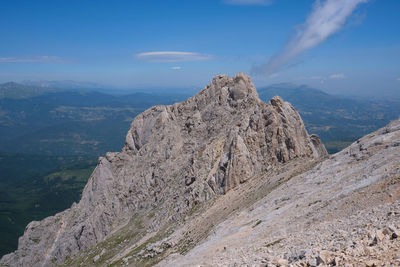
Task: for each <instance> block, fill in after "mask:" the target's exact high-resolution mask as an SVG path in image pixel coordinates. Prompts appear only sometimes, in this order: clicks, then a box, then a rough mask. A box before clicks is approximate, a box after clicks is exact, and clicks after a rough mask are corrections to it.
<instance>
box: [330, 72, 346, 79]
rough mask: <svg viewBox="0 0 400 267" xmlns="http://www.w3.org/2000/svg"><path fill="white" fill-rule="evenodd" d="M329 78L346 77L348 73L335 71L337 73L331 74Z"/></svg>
mask: <svg viewBox="0 0 400 267" xmlns="http://www.w3.org/2000/svg"><path fill="white" fill-rule="evenodd" d="M329 78H331V79H346V75H344V74H343V73H335V74H331V75H330V76H329Z"/></svg>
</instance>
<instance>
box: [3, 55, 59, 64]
mask: <svg viewBox="0 0 400 267" xmlns="http://www.w3.org/2000/svg"><path fill="white" fill-rule="evenodd" d="M62 62H63V60H62V59H61V58H59V57H56V56H35V57H0V63H62Z"/></svg>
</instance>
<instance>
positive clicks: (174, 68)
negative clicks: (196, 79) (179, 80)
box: [171, 66, 182, 70]
mask: <svg viewBox="0 0 400 267" xmlns="http://www.w3.org/2000/svg"><path fill="white" fill-rule="evenodd" d="M171 69H172V70H180V69H182V67H180V66H175V67H172V68H171Z"/></svg>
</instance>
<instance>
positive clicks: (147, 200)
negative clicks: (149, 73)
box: [0, 73, 327, 266]
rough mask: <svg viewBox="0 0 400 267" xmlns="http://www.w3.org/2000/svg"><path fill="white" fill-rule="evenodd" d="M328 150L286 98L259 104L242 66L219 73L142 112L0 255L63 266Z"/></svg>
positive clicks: (14, 262)
mask: <svg viewBox="0 0 400 267" xmlns="http://www.w3.org/2000/svg"><path fill="white" fill-rule="evenodd" d="M326 154H327V153H326V150H325V148H324V146H323V144H322V143H321V142H320V140H319V139H318V137H317V136H314V135H313V136H311V137H310V136H309V135H308V134H307V132H306V130H305V128H304V125H303V122H302V120H301V118H300V116H299V114H298V113H297V112H296V111H295V110H294V108H293V107H292V106H291V105H290V104H289V103H287V102H284V101H283V100H282V99H281V98H280V97H274V98H273V99H271V100H270V101H269V102H268V103H264V102H262V101H261V100H260V99H259V98H258V94H257V91H256V89H255V87H254V85H253V84H252V82H251V80H250V78H249V77H248V76H247V75H245V74H243V73H239V74H237V75H236V76H234V77H233V78H230V77H228V76H225V75H220V76H216V77H215V78H214V79H213V80H212V82H211V83H210V84H209V85H208V86H207V87H206V88H204V89H203V90H202V91H200V92H199V93H198V94H197V95H195V96H193V97H192V98H190V99H188V100H186V101H185V102H182V103H177V104H174V105H171V106H156V107H153V108H151V109H149V110H147V111H145V112H143V113H142V114H140V115H139V116H137V117H136V118H135V119H134V121H133V123H132V125H131V127H130V129H129V131H128V133H127V135H126V142H125V146H124V148H123V149H122V152H119V153H107V154H106V156H105V157H102V158H100V159H99V163H98V166H97V167H96V169H95V170H94V172H93V174H92V176H91V177H90V179H89V181H88V183H87V185H86V187H85V188H84V190H83V193H82V199H81V201H80V202H79V203H77V204H74V205H72V207H71V208H70V209H68V210H66V211H64V212H61V213H59V214H56V215H55V216H52V217H48V218H46V219H44V220H43V221H40V222H31V223H30V224H29V225H28V226H27V228H26V230H25V233H24V236H23V237H21V238H20V240H19V245H18V250H17V251H16V252H14V253H11V254H9V255H6V256H4V257H3V258H2V259H1V261H0V263H1V264H3V265H7V264H8V265H10V266H52V265H55V264H60V263H63V262H64V261H65V260H66V258H67V257H68V258H69V257H74V256H76V255H77V254H78V253H80V252H82V251H85V250H87V249H90V248H92V247H93V246H95V245H96V244H98V243H99V242H102V241H103V240H105V239H107V238H108V237H110V236H111V235H113V234H114V233H116V232H118V231H123V229H125V228H124V227H128V226H129V227H130V225H132V222H133V221H135V222H137V227H136V228H135V229H133V230H132V231H133V232H135V231H137V229H139V228H140V229H141V230H140V231H139V232H137V236H143V235H144V233H148V232H153V233H157V232H159V231H160V230H161V229H163V228H164V227H166V226H168V224H170V223H171V222H179V221H181V220H182V219H184V218H185V216H186V215H187V214H188V213H190V212H191V211H193V209H194V208H195V207H196V206H197V205H199V203H205V202H207V201H209V200H211V199H217V198H218V197H219V196H222V195H225V194H227V193H228V192H230V191H232V190H233V189H235V188H237V187H238V186H239V185H241V184H244V183H247V182H248V181H251V180H252V179H254V178H255V177H260V176H262V175H264V174H265V173H267V172H270V171H271V170H273V169H274V168H276V167H278V166H283V165H285V164H287V163H288V162H290V161H292V160H299V159H304V160H307V161H313V160H316V159H320V158H322V157H325V156H326ZM264 179H267V180H268V177H264ZM146 218H147V219H146ZM139 226H140V227H139ZM132 231H131V232H132ZM135 233H136V232H135ZM132 238H133V237H132ZM132 240H133V239H132ZM132 242H133V241H132ZM132 244H133V245H132V246H133V247H134V244H136V243H135V242H133V243H132ZM104 253H106V252H105V250H103V251H102V253H101V255H100V254H99V255H100V256H99V255H97V256H96V257H95V259H94V262H98V260H99V258H100V257H101V256H102V255H103V254H104ZM127 261H128V260H126V262H127Z"/></svg>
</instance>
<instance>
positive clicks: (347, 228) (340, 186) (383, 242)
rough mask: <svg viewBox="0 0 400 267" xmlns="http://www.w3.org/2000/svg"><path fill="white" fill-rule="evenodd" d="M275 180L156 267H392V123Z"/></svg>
mask: <svg viewBox="0 0 400 267" xmlns="http://www.w3.org/2000/svg"><path fill="white" fill-rule="evenodd" d="M273 177H274V176H273ZM285 177H286V178H285ZM282 179H286V180H285V181H284V182H282V183H281V184H280V185H279V186H277V187H275V188H274V189H273V190H272V191H271V192H268V193H267V194H265V196H264V197H262V198H261V199H260V200H259V201H256V202H255V203H254V204H252V205H248V207H246V208H243V209H241V210H237V211H235V212H233V213H232V214H231V215H230V216H229V217H228V218H227V219H225V220H223V221H222V222H220V223H218V224H217V225H216V226H215V227H214V228H213V231H212V233H210V234H209V235H208V237H207V238H206V239H205V240H204V241H203V242H201V243H199V244H198V245H197V246H195V247H194V248H193V249H192V250H191V251H189V252H188V253H187V254H186V255H180V254H173V255H170V256H169V257H168V258H167V259H166V260H164V261H163V262H161V263H160V264H159V266H288V265H289V266H376V267H377V266H400V236H399V235H400V119H399V120H396V121H393V122H392V123H390V124H389V125H387V126H386V127H384V128H382V129H380V130H378V131H376V132H374V133H371V134H369V135H367V136H365V137H363V138H362V139H360V140H358V141H357V142H355V143H353V144H352V145H351V146H350V147H348V148H346V149H345V150H343V151H341V152H340V153H337V154H335V155H332V156H330V157H329V158H328V159H326V160H324V161H322V162H320V163H318V164H316V165H315V166H314V167H312V168H310V170H308V171H305V172H302V173H301V174H299V175H294V176H290V175H283V178H282ZM270 180H274V178H271V177H270ZM265 181H266V179H265V177H260V179H259V180H258V182H257V180H253V181H252V182H253V183H254V185H253V186H252V187H245V186H243V187H241V188H240V189H238V190H237V191H235V192H232V193H233V194H234V196H233V195H232V194H230V195H231V196H229V194H227V195H226V196H224V197H222V198H220V199H219V204H222V205H229V199H228V197H231V198H235V199H236V198H240V197H242V198H243V197H244V198H245V197H246V192H252V193H253V194H254V192H256V191H255V190H254V188H256V187H257V186H260V184H263V183H265ZM242 190H243V191H242ZM224 198H225V199H224Z"/></svg>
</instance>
